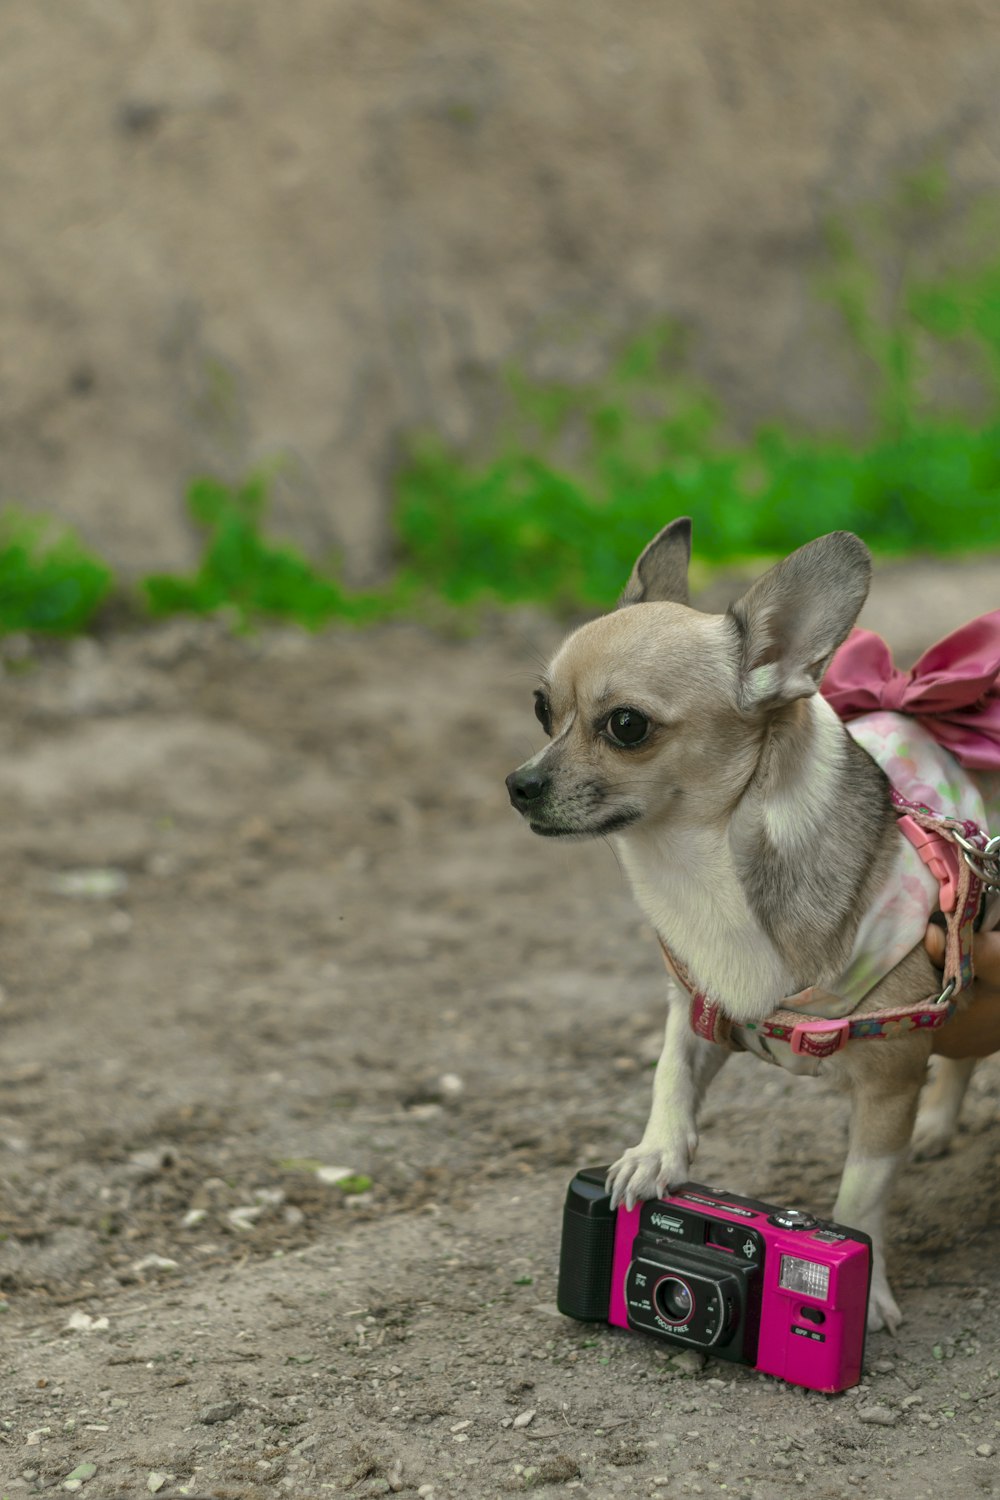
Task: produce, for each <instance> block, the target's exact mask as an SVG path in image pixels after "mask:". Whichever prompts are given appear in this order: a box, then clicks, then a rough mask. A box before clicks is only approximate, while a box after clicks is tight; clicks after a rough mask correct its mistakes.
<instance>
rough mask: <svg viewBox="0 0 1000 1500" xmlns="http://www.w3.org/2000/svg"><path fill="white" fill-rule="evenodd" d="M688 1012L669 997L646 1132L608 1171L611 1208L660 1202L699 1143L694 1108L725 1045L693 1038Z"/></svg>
mask: <svg viewBox="0 0 1000 1500" xmlns="http://www.w3.org/2000/svg"><path fill="white" fill-rule="evenodd" d="M689 1011H690V1002H689V1001H688V999H687V997H686V996H685V997H682V996H680V995H679V994H678V995H671V997H670V999H669V1001H668V1008H667V1026H666V1031H665V1034H664V1037H663V1051H662V1052H661V1053H660V1060H659V1062H658V1063H657V1064H656V1076H655V1078H654V1080H653V1107H652V1109H651V1110H650V1112H649V1120H648V1122H647V1124H646V1129H645V1131H644V1132H643V1137H642V1140H641V1141H640V1142H639V1144H638V1146H631V1147H630V1148H629V1150H628V1151H626V1152H625V1153H624V1155H622V1156H620V1157H619V1159H618V1160H617V1161H616V1162H615V1164H614V1166H613V1167H612V1168H611V1171H610V1172H609V1173H608V1191H609V1192H610V1194H611V1202H612V1206H613V1207H614V1208H618V1207H619V1206H620V1205H621V1204H623V1203H624V1204H625V1206H626V1208H634V1207H635V1205H636V1204H637V1203H639V1202H641V1201H643V1200H644V1199H646V1198H662V1197H663V1195H664V1193H666V1192H667V1191H668V1189H669V1188H671V1187H676V1186H677V1184H678V1183H680V1182H683V1181H684V1180H685V1179H686V1177H687V1174H688V1167H689V1166H690V1164H691V1158H692V1156H693V1155H694V1150H695V1147H696V1146H697V1144H698V1131H697V1125H696V1121H697V1114H698V1106H699V1104H700V1103H701V1099H702V1095H703V1094H704V1092H705V1090H706V1088H707V1087H708V1085H709V1084H710V1083H711V1081H712V1079H713V1078H714V1077H715V1075H716V1073H717V1072H718V1071H719V1069H720V1068H721V1066H722V1064H723V1063H724V1062H725V1060H726V1058H727V1057H728V1056H729V1054H728V1052H727V1051H726V1050H725V1048H724V1047H717V1046H715V1044H714V1043H712V1042H706V1041H703V1040H702V1039H701V1037H698V1036H695V1034H694V1032H693V1031H692V1030H691V1026H690V1022H689Z"/></svg>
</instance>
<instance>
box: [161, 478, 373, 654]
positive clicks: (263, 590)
mask: <svg viewBox="0 0 1000 1500" xmlns="http://www.w3.org/2000/svg"><path fill="white" fill-rule="evenodd" d="M265 501H266V482H265V480H264V478H263V477H262V476H261V475H254V476H251V478H249V479H248V480H247V481H246V482H245V483H244V484H242V485H240V486H238V487H230V486H229V485H227V484H224V483H223V482H222V481H221V480H218V479H199V480H196V481H195V482H194V483H193V484H192V485H191V488H190V489H189V491H188V497H187V504H188V510H189V512H190V514H191V518H192V520H193V521H194V522H195V524H196V525H198V526H199V527H200V528H201V529H202V530H204V531H205V532H206V533H207V539H206V544H205V551H204V553H203V555H202V559H201V564H200V566H199V568H198V570H197V572H196V573H194V574H193V575H192V576H190V577H186V578H185V577H178V576H176V575H173V574H163V573H159V574H153V575H152V576H151V577H149V578H146V579H144V581H143V588H144V590H145V594H146V600H147V603H148V605H149V609H150V612H151V613H152V614H154V615H169V614H178V613H192V614H208V613H212V612H214V611H216V610H220V609H223V608H225V609H229V610H233V611H235V612H236V614H237V617H238V619H239V620H240V622H241V623H247V622H249V621H250V620H253V619H256V618H259V617H262V616H263V617H269V618H272V619H285V620H294V621H295V622H296V623H297V624H299V625H303V626H305V627H306V629H308V630H316V629H318V628H319V627H320V626H321V625H324V624H325V623H326V622H327V621H328V620H331V619H333V618H335V617H346V618H348V619H353V620H357V621H361V620H366V619H371V618H374V617H375V616H376V615H378V614H379V613H382V612H384V610H385V607H386V605H385V602H384V601H382V600H380V599H378V598H375V597H374V596H371V595H351V594H348V593H346V592H345V591H344V590H343V589H342V588H341V587H340V585H339V584H338V583H336V582H335V581H334V579H332V578H330V577H327V576H324V575H323V574H322V573H320V572H318V571H317V570H316V569H315V568H314V567H313V565H312V564H311V563H310V562H308V561H307V559H306V558H304V557H303V556H302V555H301V554H300V553H298V552H296V551H295V549H294V548H292V547H290V546H286V545H282V544H281V543H276V542H272V541H269V540H268V539H267V538H266V537H265V536H264V534H263V532H262V530H261V524H262V521H263V516H264V508H265Z"/></svg>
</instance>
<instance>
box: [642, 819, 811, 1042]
mask: <svg viewBox="0 0 1000 1500" xmlns="http://www.w3.org/2000/svg"><path fill="white" fill-rule="evenodd" d="M618 847H619V854H620V858H621V861H622V864H623V866H624V868H625V871H626V874H627V875H628V877H629V881H630V882H631V885H632V890H633V892H634V894H635V898H636V900H637V902H638V903H639V906H640V907H641V908H642V910H643V912H644V914H645V916H646V917H647V918H648V920H649V922H650V923H651V924H652V926H653V928H654V929H655V930H656V932H657V933H658V934H659V935H660V937H661V938H662V939H663V941H664V942H665V943H666V944H667V946H668V947H669V948H670V949H672V950H673V951H675V952H676V953H677V954H678V955H679V957H681V959H682V960H683V962H684V964H685V966H686V967H687V968H688V970H689V971H690V973H691V974H692V976H694V977H695V978H696V979H697V982H698V984H699V985H700V986H702V987H703V988H704V989H705V991H706V992H707V993H709V994H713V995H724V996H725V997H726V1011H727V1013H728V1014H729V1015H731V1016H732V1017H733V1019H734V1020H739V1019H740V1018H741V1017H745V1018H746V1019H748V1020H749V1019H751V1018H755V1017H759V1016H761V1015H763V1014H766V1012H767V1010H768V1009H770V1008H771V1007H772V1006H773V1004H774V997H775V996H780V995H784V994H788V993H790V992H791V991H792V990H793V989H795V988H796V985H795V982H794V977H793V975H792V974H791V972H790V971H789V970H788V968H787V967H786V965H785V963H784V961H783V960H782V958H781V955H780V954H779V953H778V952H777V951H776V949H775V948H774V946H773V945H772V943H771V942H770V940H769V939H768V937H767V934H766V933H765V932H764V930H763V928H762V927H761V926H760V924H759V922H758V921H757V919H756V918H755V917H754V915H753V913H752V912H751V911H750V909H749V907H748V905H747V901H746V897H745V895H744V893H743V890H742V887H741V886H740V882H739V880H738V878H737V875H736V871H735V869H734V868H733V864H732V859H731V857H730V855H729V851H728V849H727V848H725V847H724V845H722V844H721V843H720V841H719V840H718V839H717V838H716V837H715V836H714V835H708V834H705V833H701V832H699V831H697V830H696V831H692V832H689V833H687V834H684V835H681V836H679V837H677V838H675V839H674V840H672V841H671V844H670V845H669V846H664V844H663V843H661V842H660V841H659V840H657V839H656V838H655V837H651V836H649V835H648V834H646V833H644V832H643V831H642V830H637V831H636V832H630V834H629V836H628V837H627V838H625V837H623V838H621V839H620V840H619V841H618Z"/></svg>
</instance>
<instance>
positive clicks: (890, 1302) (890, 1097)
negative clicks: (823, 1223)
mask: <svg viewBox="0 0 1000 1500" xmlns="http://www.w3.org/2000/svg"><path fill="white" fill-rule="evenodd" d="M856 1045H857V1046H859V1047H861V1046H870V1047H871V1048H873V1049H874V1048H876V1047H891V1046H898V1045H901V1044H899V1043H894V1042H871V1043H864V1042H859V1043H857V1044H856ZM925 1059H926V1054H924V1055H923V1060H922V1059H921V1058H917V1059H916V1065H917V1066H916V1067H915V1068H907V1069H899V1070H897V1069H894V1070H893V1073H892V1075H891V1076H890V1077H888V1078H887V1077H885V1076H884V1075H882V1076H880V1075H879V1073H878V1071H875V1070H873V1074H874V1076H862V1077H855V1078H853V1079H852V1080H851V1081H852V1085H853V1088H852V1094H853V1097H852V1106H853V1107H852V1110H851V1125H850V1135H849V1142H848V1150H847V1161H846V1162H845V1164H844V1175H843V1177H842V1178H841V1181H840V1191H839V1193H838V1194H837V1202H836V1204H835V1205H834V1209H833V1217H834V1219H836V1220H837V1222H838V1223H840V1224H847V1225H849V1226H850V1227H851V1228H852V1229H860V1230H861V1231H862V1232H863V1233H864V1234H867V1235H869V1236H870V1238H871V1242H872V1282H871V1293H870V1295H869V1299H868V1327H869V1329H871V1330H875V1329H878V1328H888V1330H889V1332H890V1333H895V1331H896V1329H897V1327H898V1326H899V1323H900V1322H901V1320H902V1313H901V1312H900V1310H899V1308H898V1306H897V1304H896V1299H895V1298H894V1297H893V1295H892V1290H891V1288H890V1286H889V1278H888V1276H887V1274H886V1268H885V1216H886V1209H887V1208H888V1204H889V1195H890V1193H891V1190H892V1183H893V1179H894V1177H895V1175H896V1169H897V1167H898V1166H899V1163H900V1161H901V1160H902V1159H903V1158H904V1155H905V1152H906V1149H907V1146H908V1145H909V1140H910V1133H911V1131H912V1129H913V1121H914V1118H915V1116H916V1112H917V1100H918V1098H919V1096H920V1083H921V1078H922V1074H923V1070H924V1069H925V1067H926V1060H925ZM866 1075H868V1070H867V1069H866Z"/></svg>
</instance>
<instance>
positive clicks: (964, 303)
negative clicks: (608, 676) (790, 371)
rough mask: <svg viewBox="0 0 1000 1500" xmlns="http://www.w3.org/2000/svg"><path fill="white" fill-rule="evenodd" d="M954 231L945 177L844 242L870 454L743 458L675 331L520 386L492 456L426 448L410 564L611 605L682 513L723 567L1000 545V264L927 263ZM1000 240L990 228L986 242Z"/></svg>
mask: <svg viewBox="0 0 1000 1500" xmlns="http://www.w3.org/2000/svg"><path fill="white" fill-rule="evenodd" d="M953 221H954V215H953V214H952V213H951V210H950V208H949V205H948V202H947V184H946V182H945V180H944V177H943V174H942V173H941V172H940V171H938V170H937V169H930V170H928V171H926V172H924V173H922V174H917V175H915V176H913V177H912V178H909V179H907V180H906V181H905V182H904V183H902V184H901V186H900V188H899V190H898V191H897V193H896V194H894V195H893V196H892V197H891V199H890V200H889V201H888V203H887V204H885V205H882V206H881V207H880V208H879V210H878V211H873V212H872V213H870V214H867V215H862V216H860V221H859V223H858V224H857V225H855V226H854V227H853V228H851V227H849V226H848V225H847V224H846V223H844V222H840V223H838V224H835V225H833V226H832V227H831V229H830V235H829V246H830V268H829V271H828V273H827V274H826V276H825V277H824V278H823V282H822V286H821V290H822V292H823V293H824V294H825V295H826V297H827V298H828V299H830V300H831V301H832V302H833V303H834V305H835V306H836V307H837V309H838V311H839V313H840V315H841V317H842V320H843V323H844V326H845V328H846V330H847V332H848V335H849V337H850V341H851V345H852V347H853V349H854V351H855V353H856V354H857V355H860V356H861V357H862V360H863V368H862V371H861V375H862V378H863V379H864V378H865V371H867V376H868V380H869V385H870V386H871V397H870V406H871V416H870V423H869V433H868V435H867V437H866V438H865V439H857V438H855V439H851V438H847V437H838V436H816V435H810V434H806V433H795V432H792V431H787V430H785V429H783V428H780V427H778V426H768V427H765V428H763V429H762V430H760V431H759V432H758V433H756V434H755V435H753V436H752V437H751V438H749V439H748V440H746V441H743V442H737V441H734V440H733V439H732V438H731V437H728V436H727V435H726V431H725V426H724V422H723V420H722V413H721V412H720V410H719V408H718V406H717V404H716V402H715V401H714V400H713V398H712V397H711V396H710V395H709V394H708V393H707V392H706V391H705V390H703V389H701V388H700V387H699V386H698V385H697V384H696V383H695V382H694V381H693V380H692V379H691V378H690V377H689V376H688V375H687V374H686V371H685V362H684V358H683V354H684V351H683V344H682V342H681V341H680V339H679V336H678V334H677V332H676V330H674V329H672V328H671V327H669V326H668V325H661V326H659V327H657V328H654V329H652V330H650V331H649V332H648V333H646V334H645V335H644V336H643V337H642V338H640V339H638V340H636V341H635V342H633V343H631V344H629V345H628V346H627V347H626V348H625V350H624V351H623V352H622V353H621V354H620V355H619V357H618V358H617V359H616V360H614V361H613V362H612V363H611V365H610V367H609V369H608V371H607V373H606V374H605V375H604V376H603V377H602V378H601V379H599V380H594V381H589V382H587V381H582V382H580V383H576V384H572V385H570V384H567V383H557V382H532V381H529V380H528V379H527V378H526V377H525V376H524V375H523V374H521V373H519V372H516V371H512V372H509V373H508V376H507V388H508V407H507V418H506V422H505V424H504V426H503V428H502V430H501V431H500V433H499V435H498V439H497V442H496V444H495V448H494V451H493V452H492V453H491V454H490V455H489V456H488V457H486V458H481V457H480V458H474V457H471V456H469V455H468V454H465V453H462V452H460V451H458V450H456V449H454V448H449V447H448V446H446V445H445V444H443V443H442V442H441V441H440V440H439V439H436V438H434V437H430V438H424V439H423V440H421V441H420V442H418V443H417V444H415V445H414V448H413V451H412V454H411V457H410V460H409V462H408V464H407V466H406V467H405V469H404V470H403V472H402V474H401V475H400V479H399V492H398V505H397V509H396V526H397V530H398V533H399V537H400V541H401V544H402V550H403V555H404V558H405V559H406V561H407V566H408V567H409V568H410V569H412V570H413V571H414V572H415V573H417V574H418V575H419V576H420V577H422V578H423V579H425V580H426V581H427V582H429V583H431V584H432V585H433V586H434V587H435V588H437V589H438V590H439V591H440V592H441V593H442V594H443V595H444V596H445V597H446V598H448V599H450V600H452V601H453V602H455V603H465V602H468V601H469V600H471V599H475V598H478V597H482V596H492V597H495V598H498V599H500V600H504V601H514V600H527V599H545V600H549V601H551V602H553V603H556V604H565V605H579V604H586V605H607V604H608V603H610V602H611V600H612V599H613V598H614V597H615V594H616V592H617V591H618V589H619V588H620V587H621V585H622V583H623V581H624V579H625V578H626V576H627V574H628V570H629V568H630V566H631V563H632V560H633V559H634V557H635V556H636V554H637V552H638V551H639V550H640V548H641V547H642V546H643V544H644V543H645V541H646V540H648V538H649V537H650V536H652V535H653V534H654V533H655V532H656V531H657V530H658V529H659V528H660V527H661V526H662V525H664V524H665V522H666V521H668V520H670V519H671V518H672V517H674V516H676V515H684V514H686V515H690V516H691V517H692V518H693V520H694V523H695V534H696V538H697V543H696V545H697V551H698V555H699V557H700V558H703V559H706V560H713V561H716V562H720V561H727V560H738V559H741V558H746V557H749V556H754V555H757V556H760V555H772V554H776V553H781V552H783V551H786V550H788V549H790V548H793V547H796V546H799V545H801V543H803V542H805V541H808V540H809V539H810V538H812V537H814V536H818V535H820V534H821V533H823V532H825V531H831V530H837V529H846V530H852V531H857V532H858V533H860V534H861V535H862V536H863V537H864V538H865V540H866V541H867V542H868V543H869V545H870V546H872V547H873V548H874V549H875V550H876V551H880V552H883V553H900V552H907V551H920V552H938V553H947V552H956V551H962V550H965V551H973V550H979V549H983V548H991V547H992V548H996V547H998V546H1000V260H997V259H996V255H995V250H994V251H993V252H992V258H991V257H990V255H989V253H987V254H986V255H985V257H984V258H983V259H980V260H979V261H978V262H977V261H976V259H975V257H974V256H972V257H969V256H968V255H966V257H965V263H963V264H960V265H959V266H958V267H957V268H956V269H954V270H951V271H948V272H945V273H940V272H939V273H937V274H934V273H933V272H932V271H931V270H928V269H926V268H925V265H924V264H923V262H922V259H921V257H920V256H919V255H918V254H917V253H915V249H914V247H915V245H919V244H920V243H921V240H920V233H919V231H920V227H921V225H924V226H926V225H927V224H928V223H934V224H939V225H940V224H942V223H945V222H947V223H949V224H950V223H952V222H953ZM994 224H995V212H994V214H993V215H992V217H991V216H990V215H987V214H985V213H984V215H983V222H982V223H981V224H980V226H979V231H980V236H979V237H980V238H981V239H982V241H983V243H984V244H986V245H990V244H992V245H995V244H996V235H995V234H994V235H992V237H990V235H989V234H988V232H987V230H988V228H989V227H993V226H994ZM947 345H950V346H953V347H954V350H956V351H957V353H958V355H959V357H960V359H961V360H962V361H963V362H964V367H965V368H966V370H967V372H968V373H969V374H970V375H971V376H972V377H973V379H974V380H978V385H979V388H980V389H981V397H982V402H981V404H982V405H983V406H984V408H985V414H984V416H983V417H982V418H981V419H980V420H978V421H977V420H974V419H972V418H971V417H969V416H968V415H962V414H961V413H955V412H950V411H946V410H943V409H942V406H941V403H940V401H939V400H937V401H936V400H935V398H934V396H933V394H932V387H933V383H934V382H933V376H934V373H935V361H936V356H937V355H939V354H940V352H941V350H942V349H943V348H944V346H947ZM967 383H968V382H966V384H967Z"/></svg>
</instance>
